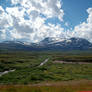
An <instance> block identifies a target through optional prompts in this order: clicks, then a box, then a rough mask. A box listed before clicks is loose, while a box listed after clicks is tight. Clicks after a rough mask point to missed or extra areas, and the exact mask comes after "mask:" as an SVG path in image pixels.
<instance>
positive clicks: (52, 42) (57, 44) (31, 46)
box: [0, 37, 92, 51]
mask: <svg viewBox="0 0 92 92" xmlns="http://www.w3.org/2000/svg"><path fill="white" fill-rule="evenodd" d="M0 49H7V50H28V51H31V50H36V51H40V50H44V51H45V50H89V49H92V43H90V42H89V41H88V40H86V39H83V38H70V39H60V38H53V37H51V38H45V39H44V40H42V41H40V42H39V43H29V42H21V41H4V42H2V43H0Z"/></svg>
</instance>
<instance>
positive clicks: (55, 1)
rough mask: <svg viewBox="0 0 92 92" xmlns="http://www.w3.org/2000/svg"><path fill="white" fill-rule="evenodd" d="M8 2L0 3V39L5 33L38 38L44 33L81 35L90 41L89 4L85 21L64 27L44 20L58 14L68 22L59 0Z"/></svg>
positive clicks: (91, 13)
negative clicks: (9, 5)
mask: <svg viewBox="0 0 92 92" xmlns="http://www.w3.org/2000/svg"><path fill="white" fill-rule="evenodd" d="M11 6H12V7H6V9H3V8H2V6H0V40H4V39H7V37H8V39H9V40H13V39H18V40H24V39H25V40H26V41H29V42H38V41H40V40H42V39H44V38H46V37H59V38H70V37H80V38H86V39H87V40H89V41H90V42H92V8H89V9H87V12H88V18H87V20H86V21H85V22H83V23H81V24H79V25H77V26H75V27H74V29H71V30H70V29H68V30H67V31H65V30H64V28H63V27H62V26H61V25H60V24H54V23H48V24H46V20H48V19H51V18H52V19H53V18H58V20H59V21H61V22H63V23H64V25H65V26H66V27H68V26H69V24H68V22H64V20H63V16H64V11H63V9H62V4H61V2H60V0H11ZM7 34H8V35H7Z"/></svg>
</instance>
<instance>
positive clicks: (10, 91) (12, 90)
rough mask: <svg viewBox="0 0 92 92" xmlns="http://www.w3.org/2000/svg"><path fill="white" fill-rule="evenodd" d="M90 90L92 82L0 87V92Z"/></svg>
mask: <svg viewBox="0 0 92 92" xmlns="http://www.w3.org/2000/svg"><path fill="white" fill-rule="evenodd" d="M90 90H91V91H92V80H80V81H69V82H67V81H64V82H47V83H40V84H33V85H31V84H30V85H1V86H0V92H80V91H90Z"/></svg>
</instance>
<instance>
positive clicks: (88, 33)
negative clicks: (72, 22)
mask: <svg viewBox="0 0 92 92" xmlns="http://www.w3.org/2000/svg"><path fill="white" fill-rule="evenodd" d="M87 12H88V18H87V20H86V21H85V22H83V23H81V24H79V25H77V26H75V28H74V30H73V32H72V36H74V37H80V38H85V39H87V40H89V41H90V42H92V8H89V9H87Z"/></svg>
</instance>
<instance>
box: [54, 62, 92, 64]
mask: <svg viewBox="0 0 92 92" xmlns="http://www.w3.org/2000/svg"><path fill="white" fill-rule="evenodd" d="M53 63H61V64H92V63H90V62H68V61H54V62H53Z"/></svg>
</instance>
